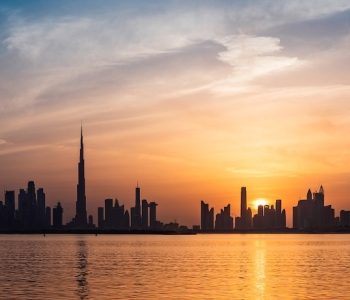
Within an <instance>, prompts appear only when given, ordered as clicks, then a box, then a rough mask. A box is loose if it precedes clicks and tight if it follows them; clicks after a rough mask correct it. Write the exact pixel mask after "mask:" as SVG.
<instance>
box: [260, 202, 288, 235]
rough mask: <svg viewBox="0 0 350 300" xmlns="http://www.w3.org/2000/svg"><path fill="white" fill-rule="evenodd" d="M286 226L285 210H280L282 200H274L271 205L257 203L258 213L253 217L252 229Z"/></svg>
mask: <svg viewBox="0 0 350 300" xmlns="http://www.w3.org/2000/svg"><path fill="white" fill-rule="evenodd" d="M281 228H286V211H285V209H283V210H282V200H280V199H278V200H276V209H275V207H274V206H273V205H271V206H269V205H265V206H263V205H259V206H258V213H257V214H255V215H254V217H253V229H255V230H261V229H281Z"/></svg>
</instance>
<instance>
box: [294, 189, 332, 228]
mask: <svg viewBox="0 0 350 300" xmlns="http://www.w3.org/2000/svg"><path fill="white" fill-rule="evenodd" d="M335 225H336V222H335V217H334V209H333V208H332V206H331V205H328V206H325V205H324V189H323V186H322V185H321V186H320V189H319V191H318V192H317V191H316V192H315V193H313V194H312V193H311V190H310V189H309V190H308V192H307V195H306V200H299V201H298V205H297V206H295V207H293V228H298V229H305V228H307V229H308V228H313V229H325V228H331V227H333V226H335Z"/></svg>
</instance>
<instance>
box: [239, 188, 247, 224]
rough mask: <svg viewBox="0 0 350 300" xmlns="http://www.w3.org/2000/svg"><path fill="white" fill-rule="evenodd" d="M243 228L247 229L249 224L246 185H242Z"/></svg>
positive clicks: (241, 220)
mask: <svg viewBox="0 0 350 300" xmlns="http://www.w3.org/2000/svg"><path fill="white" fill-rule="evenodd" d="M240 223H241V228H240V229H246V227H247V226H246V224H247V189H246V187H241V219H240Z"/></svg>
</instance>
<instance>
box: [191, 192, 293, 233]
mask: <svg viewBox="0 0 350 300" xmlns="http://www.w3.org/2000/svg"><path fill="white" fill-rule="evenodd" d="M230 210H231V206H230V204H228V205H227V206H226V207H224V209H221V211H220V213H218V214H217V215H216V217H215V223H214V208H213V207H212V208H211V209H209V204H206V203H204V202H203V201H201V225H200V226H194V229H196V230H198V229H201V230H204V231H212V230H219V231H227V230H233V229H234V228H235V229H239V230H250V229H258V230H259V229H277V228H286V211H285V209H283V210H282V200H276V207H274V206H273V205H271V206H269V205H265V206H263V205H259V206H258V213H257V214H255V215H254V217H253V216H252V210H251V208H250V207H248V208H247V189H246V187H242V188H241V215H240V216H239V217H236V218H235V226H234V224H233V223H234V222H233V217H232V216H231V211H230ZM214 224H215V226H214Z"/></svg>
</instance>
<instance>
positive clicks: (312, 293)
mask: <svg viewBox="0 0 350 300" xmlns="http://www.w3.org/2000/svg"><path fill="white" fill-rule="evenodd" d="M349 274H350V235H306V234H305V235H291V234H289V235H273V234H266V235H238V234H234V235H228V234H226V235H225V234H222V235H219V234H218V235H214V234H213V235H209V234H208V235H190V236H161V235H99V236H94V235H46V237H44V236H41V235H28V236H26V235H0V299H277V298H280V299H349V297H350V296H349V287H350V276H349Z"/></svg>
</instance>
